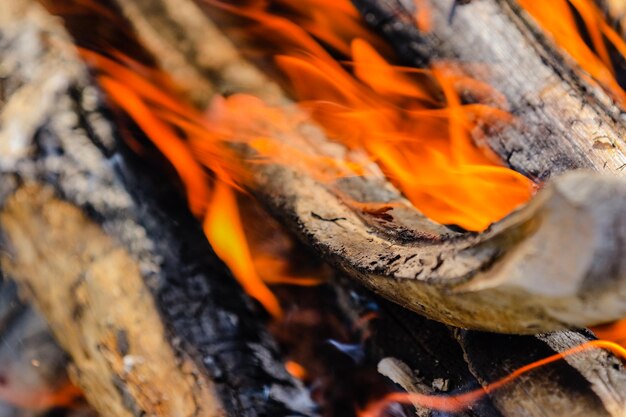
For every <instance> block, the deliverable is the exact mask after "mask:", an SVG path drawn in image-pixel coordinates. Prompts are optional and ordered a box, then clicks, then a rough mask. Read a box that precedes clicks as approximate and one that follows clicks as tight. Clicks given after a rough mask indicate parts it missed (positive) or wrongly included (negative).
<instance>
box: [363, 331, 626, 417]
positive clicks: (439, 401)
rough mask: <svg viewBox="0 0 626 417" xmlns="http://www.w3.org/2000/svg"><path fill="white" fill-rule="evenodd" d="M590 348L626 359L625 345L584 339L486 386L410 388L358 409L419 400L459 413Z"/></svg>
mask: <svg viewBox="0 0 626 417" xmlns="http://www.w3.org/2000/svg"><path fill="white" fill-rule="evenodd" d="M590 349H605V350H607V351H609V352H612V353H613V354H615V355H616V356H620V357H621V358H623V359H626V349H625V348H623V347H622V346H620V345H618V344H616V343H613V342H609V341H606V340H592V341H590V342H586V343H583V344H581V345H579V346H576V347H573V348H571V349H568V350H566V351H564V352H561V353H557V354H554V355H552V356H549V357H547V358H544V359H541V360H539V361H536V362H533V363H531V364H528V365H526V366H523V367H521V368H519V369H518V370H516V371H514V372H512V373H511V374H509V375H508V376H506V377H504V378H502V379H500V380H498V381H495V382H492V383H491V384H489V385H487V386H485V387H484V388H479V389H476V390H473V391H469V392H467V393H464V394H459V395H426V394H419V393H410V392H394V393H391V394H388V395H387V396H385V397H384V398H382V399H380V400H377V401H374V402H372V403H370V404H369V405H368V406H367V407H366V408H365V409H363V410H360V411H359V417H380V416H382V415H383V413H384V411H385V409H386V408H387V407H388V406H389V405H391V404H392V403H403V404H418V405H420V406H422V407H425V408H429V409H433V410H439V411H442V412H448V413H458V412H461V411H463V410H465V409H467V408H468V407H469V406H471V405H472V404H473V403H475V402H476V401H478V400H479V399H481V398H482V397H484V396H485V395H487V394H489V393H491V392H494V391H496V390H498V389H500V388H502V387H503V386H504V385H506V384H508V383H510V382H512V381H514V380H516V379H517V378H519V377H520V376H522V375H524V374H526V373H528V372H530V371H532V370H534V369H537V368H541V367H544V366H546V365H549V364H551V363H554V362H557V361H560V360H562V359H564V358H566V357H568V356H571V355H575V354H579V353H582V352H585V351H588V350H590Z"/></svg>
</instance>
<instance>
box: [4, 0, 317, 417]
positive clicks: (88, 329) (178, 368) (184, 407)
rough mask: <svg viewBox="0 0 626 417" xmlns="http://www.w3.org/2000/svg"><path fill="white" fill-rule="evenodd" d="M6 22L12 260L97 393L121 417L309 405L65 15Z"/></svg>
mask: <svg viewBox="0 0 626 417" xmlns="http://www.w3.org/2000/svg"><path fill="white" fill-rule="evenodd" d="M0 31H1V35H0V39H2V42H1V43H0V67H2V69H3V77H2V80H1V81H0V85H1V88H0V90H1V91H2V94H3V100H2V108H1V113H0V118H1V119H2V129H0V138H2V140H1V143H2V145H1V149H0V161H1V166H2V169H1V172H2V182H1V192H0V195H1V201H2V209H1V210H0V218H1V220H0V223H1V224H2V232H3V240H2V251H1V254H0V264H1V266H2V270H3V272H4V274H5V275H6V276H7V277H8V278H11V279H13V280H15V281H17V282H18V283H19V284H20V287H21V288H22V289H23V290H24V292H25V293H26V294H28V295H29V296H30V297H29V298H30V299H31V300H32V301H33V302H34V304H36V306H37V307H38V308H39V310H40V311H41V312H42V313H43V315H44V316H45V317H46V319H47V320H48V322H49V324H50V325H51V328H52V330H53V332H54V334H55V336H56V338H57V340H58V341H59V343H60V344H61V346H62V347H63V348H64V349H65V350H66V351H67V352H68V353H69V354H70V355H71V357H72V360H73V363H74V369H75V371H74V372H73V373H72V377H73V379H74V380H75V382H76V383H77V385H79V386H80V387H81V388H82V389H83V390H84V391H85V393H86V396H87V398H88V400H89V402H90V403H91V404H93V405H94V406H95V407H96V408H97V410H98V411H99V412H100V413H102V415H112V416H138V415H146V414H149V415H155V416H170V415H180V416H191V415H194V416H205V415H206V416H209V415H210V416H216V415H217V416H219V415H226V414H227V415H230V416H239V415H246V416H256V415H272V416H281V415H294V414H297V415H303V416H306V415H309V414H311V413H312V411H311V408H312V405H311V402H310V399H309V397H308V393H307V392H306V391H305V390H304V388H303V387H302V385H301V384H300V383H299V382H297V381H296V380H294V379H293V378H292V377H291V376H290V375H289V374H288V373H287V372H286V371H285V369H284V367H283V366H282V362H281V360H280V358H279V356H278V353H277V352H278V349H277V346H276V345H275V344H274V342H273V341H272V339H271V338H270V337H269V336H268V334H267V330H266V329H265V327H264V324H263V323H262V315H259V314H258V312H257V309H256V308H255V307H254V305H253V304H252V303H251V302H250V300H249V298H247V297H246V296H245V295H244V294H243V291H242V290H241V288H240V287H239V286H238V285H237V284H236V282H235V281H234V280H233V279H232V277H231V276H230V275H229V273H228V272H227V270H226V268H225V266H224V265H223V264H222V263H221V262H220V261H219V260H218V259H217V257H216V256H215V254H214V253H213V252H212V251H211V248H210V247H209V245H208V243H207V241H206V238H205V237H204V234H203V232H202V230H201V228H200V226H199V225H198V224H197V222H196V220H195V218H193V216H192V215H191V214H190V213H189V210H188V208H187V207H186V206H185V205H184V203H183V202H182V201H179V200H175V201H178V203H173V202H172V201H173V200H172V193H173V194H174V195H178V193H177V192H176V191H174V190H173V189H172V188H170V187H164V186H163V184H162V183H155V181H158V180H157V179H155V178H154V177H153V178H152V179H151V178H150V176H149V175H147V174H146V167H145V166H141V165H139V160H138V159H137V158H135V159H133V158H132V157H130V156H129V157H128V158H126V157H123V155H124V153H125V152H128V150H126V149H125V148H123V147H120V146H119V143H117V142H116V139H115V138H116V137H117V136H116V134H115V133H114V129H115V127H114V126H112V125H111V124H110V123H109V122H107V121H106V117H105V116H104V114H103V109H102V108H101V107H100V104H99V101H98V99H97V94H96V92H95V88H94V86H93V85H92V84H91V83H90V81H89V77H88V74H87V72H86V68H85V67H84V66H83V64H82V63H81V61H80V60H79V59H78V57H77V55H76V52H75V50H74V48H73V46H72V44H71V41H70V40H69V38H68V36H67V34H66V32H64V30H63V29H62V27H61V26H60V24H59V21H58V20H57V19H53V18H52V17H51V16H50V15H49V14H48V13H47V12H46V11H45V10H43V9H42V8H41V7H40V6H39V5H38V4H36V3H34V2H32V1H27V0H10V1H5V2H2V5H1V6H0ZM259 364H262V366H259ZM233 365H234V367H233Z"/></svg>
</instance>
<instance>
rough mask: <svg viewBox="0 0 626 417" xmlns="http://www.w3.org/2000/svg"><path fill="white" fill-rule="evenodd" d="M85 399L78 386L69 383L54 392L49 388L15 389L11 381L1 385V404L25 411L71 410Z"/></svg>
mask: <svg viewBox="0 0 626 417" xmlns="http://www.w3.org/2000/svg"><path fill="white" fill-rule="evenodd" d="M81 398H83V392H82V391H81V390H80V388H78V387H77V386H76V385H74V384H72V383H70V382H67V383H65V384H63V385H62V386H60V387H58V388H56V389H54V390H52V389H47V388H40V389H35V388H33V387H29V388H26V387H19V388H17V387H13V386H12V385H11V381H3V383H0V402H5V403H6V404H10V405H12V406H14V407H18V408H22V409H25V410H49V409H51V408H55V407H66V408H70V407H73V406H75V405H77V404H78V401H79V400H80V399H81Z"/></svg>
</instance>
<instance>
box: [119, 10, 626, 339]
mask: <svg viewBox="0 0 626 417" xmlns="http://www.w3.org/2000/svg"><path fill="white" fill-rule="evenodd" d="M122 3H123V4H122ZM441 3H449V2H441ZM478 3H479V4H483V6H480V7H479V8H478V9H477V12H476V13H477V15H478V16H483V17H482V18H483V19H484V20H485V21H489V22H491V19H494V20H493V21H494V22H496V23H494V24H497V25H496V27H497V28H500V27H501V28H502V29H501V30H502V32H503V34H502V37H501V38H500V37H496V43H497V45H499V43H498V42H504V45H507V46H508V49H506V48H496V47H495V46H494V45H493V42H491V38H490V37H489V36H487V35H489V34H487V33H483V34H482V37H480V38H478V37H477V36H478V35H476V36H474V38H472V39H475V40H476V42H475V43H476V44H477V45H478V46H473V47H472V48H474V49H472V48H470V47H469V46H468V45H467V43H468V41H467V39H466V40H463V39H461V38H463V37H464V36H465V35H460V34H459V33H473V32H472V31H479V30H480V28H485V27H491V25H492V24H491V23H490V24H489V25H476V22H475V17H474V16H475V15H471V16H469V15H468V16H466V17H465V18H463V19H464V20H463V21H465V24H466V25H468V26H471V25H475V26H476V27H471V28H465V27H463V28H462V29H463V30H460V31H459V30H458V27H457V28H454V30H453V29H452V28H450V27H448V24H447V22H444V23H442V22H441V19H442V18H443V17H442V16H443V10H444V9H445V10H446V11H449V9H448V8H446V7H445V6H446V5H445V4H444V5H441V6H439V5H437V6H436V7H435V9H436V10H437V15H436V22H435V23H436V25H435V28H440V27H443V28H442V29H441V32H440V31H438V29H435V32H434V34H433V35H430V36H429V37H428V38H427V39H425V40H424V39H418V40H419V42H418V40H416V41H415V42H410V43H408V44H410V45H411V47H413V45H422V46H424V45H426V46H427V47H428V50H429V51H431V53H432V56H428V57H427V58H428V62H430V60H431V58H432V57H435V56H437V57H439V56H446V55H447V56H451V55H452V52H451V51H454V50H453V49H452V48H453V46H452V45H456V42H457V41H458V42H459V45H463V46H464V47H465V49H471V50H472V51H474V55H472V56H473V57H474V58H473V59H474V60H476V59H478V57H480V59H481V62H482V61H483V60H484V61H485V62H487V63H492V62H501V61H506V60H505V59H504V57H502V56H501V55H497V54H501V53H502V52H501V50H502V49H505V50H506V51H508V50H515V51H517V52H515V53H518V54H519V55H520V56H517V57H514V59H513V61H512V63H511V65H516V64H515V62H518V61H519V62H518V63H523V65H522V64H519V65H522V66H521V67H519V68H518V72H519V77H518V75H516V76H515V78H511V77H509V72H510V71H508V72H507V71H504V70H503V71H502V72H499V71H500V67H498V65H499V64H498V65H494V71H496V72H497V74H495V75H494V74H492V71H491V70H490V71H488V72H489V74H490V75H489V77H486V76H484V75H483V78H480V77H479V75H480V74H477V73H476V74H474V73H472V74H470V75H472V76H476V77H477V78H479V79H482V80H484V81H487V82H489V83H491V84H492V85H494V86H495V87H496V88H498V89H500V88H501V89H502V90H503V93H504V94H505V95H506V96H507V98H508V99H509V101H510V103H511V107H512V108H511V111H512V112H513V113H514V114H516V115H518V114H519V115H520V123H519V124H516V125H515V126H514V127H511V128H509V129H507V130H506V132H505V133H502V134H499V135H496V136H494V137H493V138H491V139H490V140H491V141H492V142H493V143H492V145H493V146H494V148H495V150H496V151H498V153H499V154H500V155H501V156H502V157H503V159H505V160H506V161H507V162H509V163H510V164H511V166H512V167H513V168H515V169H517V170H518V171H521V172H524V173H526V174H528V175H530V176H531V177H533V178H538V179H546V178H548V177H550V176H551V174H553V173H555V174H556V173H562V172H564V171H565V170H568V169H573V168H587V169H593V168H596V169H598V170H604V171H607V170H608V171H611V172H612V173H613V174H616V173H619V172H621V171H620V170H619V169H618V168H619V167H620V166H621V164H623V163H624V162H625V161H626V159H624V154H623V148H624V145H623V143H622V142H621V139H620V137H621V135H622V133H623V127H622V125H621V123H620V122H619V120H617V114H618V110H617V109H616V107H615V106H613V105H612V104H611V101H610V100H609V98H608V97H607V96H606V95H605V94H604V93H603V92H602V91H601V90H599V89H598V88H595V87H591V86H586V87H585V88H583V87H582V86H581V85H582V84H581V83H582V81H581V79H580V77H579V75H580V74H579V73H577V71H576V69H575V68H573V67H572V66H571V65H570V64H571V62H566V60H564V59H561V58H559V57H558V55H555V54H554V53H553V52H554V51H552V50H548V49H547V47H546V46H545V45H544V43H541V42H539V41H537V40H536V36H535V32H534V31H533V29H532V28H530V27H527V26H525V25H522V24H521V23H519V22H518V21H517V20H515V19H516V18H515V16H517V14H519V11H515V10H512V9H511V10H509V8H508V7H509V6H507V5H506V4H501V3H502V2H478ZM496 3H497V4H496ZM124 4H126V6H124ZM130 4H132V5H134V6H133V7H131V6H130ZM142 4H143V6H142ZM159 4H161V5H162V6H161V7H162V9H167V8H168V7H170V8H171V7H172V6H166V5H167V4H168V2H167V1H165V0H164V1H162V2H160V3H159ZM201 4H203V3H201ZM357 4H358V5H359V7H360V8H361V9H362V10H363V12H364V15H365V18H366V20H367V21H369V22H373V23H374V24H375V23H376V22H377V21H381V22H394V23H396V24H395V26H394V28H395V29H398V28H400V29H402V30H403V31H404V32H402V34H403V36H404V38H402V39H403V40H404V41H406V42H408V40H410V39H412V38H407V36H412V34H414V35H415V36H421V35H420V34H419V32H417V31H416V29H415V28H414V27H410V26H408V24H405V25H404V26H403V25H400V24H398V20H397V19H396V20H394V19H393V18H392V17H389V16H387V15H383V14H382V13H383V12H387V13H388V14H389V11H388V10H385V9H384V8H383V9H382V11H380V10H378V9H376V8H372V7H373V6H372V5H377V3H375V2H369V3H367V6H368V7H370V8H367V7H364V6H362V5H360V4H359V3H357ZM385 4H389V3H386V2H381V3H380V5H385ZM450 5H451V4H450ZM141 7H144V8H146V7H147V6H146V5H145V4H144V3H143V2H140V1H139V2H120V8H122V9H125V10H127V11H128V12H127V13H128V16H129V17H130V21H131V22H133V21H134V20H135V18H136V17H137V16H138V15H142V16H144V17H145V16H149V14H148V13H147V11H144V9H142V8H141ZM203 7H204V8H205V10H206V11H208V13H209V15H212V14H213V10H211V8H210V7H208V6H207V5H206V4H203ZM381 7H382V6H381ZM468 7H469V6H468ZM472 7H474V6H473V5H472ZM133 8H135V9H133ZM483 9H484V10H483ZM461 10H465V9H461ZM474 10H475V11H476V8H475V7H474ZM514 12H515V13H514ZM372 13H374V14H375V15H374V17H373V18H371V17H370V15H371V14H372ZM464 13H466V12H464ZM492 15H493V16H492ZM384 16H387V17H388V18H384ZM391 16H402V14H401V13H395V14H393V15H391ZM377 19H378V20H377ZM498 19H499V20H498ZM461 20H462V19H461V14H460V12H459V16H458V19H455V25H457V26H458V25H459V24H460V23H458V22H459V21H461ZM139 21H141V20H140V19H139ZM215 22H217V23H218V24H219V22H220V21H219V20H218V19H215ZM411 22H412V20H411ZM400 23H402V22H400ZM161 24H162V23H161V22H159V21H157V22H155V23H154V27H160V25H161ZM209 24H210V23H207V25H209ZM386 28H387V26H384V25H383V26H382V27H380V29H381V30H382V31H383V32H385V31H387V32H388V31H389V30H387V29H386ZM136 29H137V30H138V32H139V33H140V34H141V36H142V38H148V37H150V38H151V42H155V41H154V37H151V36H150V35H153V34H154V33H157V32H159V33H163V31H157V30H154V29H153V30H152V31H151V32H145V31H146V29H145V28H142V27H139V26H137V27H136ZM184 29H185V26H180V30H182V32H181V33H178V35H179V36H180V37H182V39H186V41H187V42H190V43H193V39H194V35H193V34H186V32H185V30H184ZM505 29H506V30H508V29H511V31H512V32H513V33H514V34H508V32H507V34H506V36H505V35H504V31H505ZM142 31H143V32H144V33H143V34H142ZM468 31H469V32H468ZM394 34H395V32H393V33H391V34H388V35H389V37H390V39H391V40H392V41H393V40H394V39H395V40H397V39H399V35H397V34H396V35H397V36H396V38H393V37H392V35H394ZM453 34H454V36H453ZM531 35H532V36H531ZM513 36H515V37H514V38H512V37H513ZM437 37H440V38H442V39H438V38H437ZM447 37H449V39H448V38H447ZM212 39H213V41H214V43H215V45H219V47H213V45H214V44H213V43H205V44H199V45H198V46H197V48H196V49H195V50H197V51H199V50H202V51H203V52H202V53H201V54H200V55H201V56H204V57H207V58H208V57H211V56H214V57H215V60H216V61H218V62H219V61H220V60H223V58H220V57H222V56H224V55H226V56H228V57H231V59H233V60H236V59H237V58H232V57H237V52H236V50H235V49H234V48H233V47H232V45H230V47H229V42H228V40H226V39H225V38H224V37H223V36H220V35H219V34H218V33H217V32H216V33H215V34H214V35H213V37H212ZM171 41H172V39H167V36H161V38H160V42H161V43H160V46H159V48H158V52H159V55H158V57H159V58H158V59H161V60H165V58H164V57H163V56H164V55H163V52H164V51H165V50H167V47H164V46H163V45H167V44H168V43H169V48H170V49H175V46H174V45H173V44H172V43H171ZM444 41H445V42H444ZM522 41H524V43H523V44H522V45H521V46H519V42H522ZM446 42H447V43H446ZM463 42H465V43H463ZM148 44H150V43H148ZM396 44H397V42H396ZM408 44H407V45H408ZM497 45H496V46H497ZM514 46H515V47H514ZM518 46H519V47H518ZM455 47H457V46H455ZM479 47H480V48H479ZM458 48H459V49H462V50H463V51H465V49H463V47H462V46H458ZM476 48H479V49H476ZM419 51H420V54H422V53H423V51H422V50H421V49H420V50H419ZM401 52H402V51H401ZM404 54H406V55H407V57H408V58H411V56H413V55H410V51H404ZM413 54H414V56H416V57H421V58H425V56H424V55H418V54H417V53H416V52H413ZM494 54H496V55H494ZM457 55H458V58H459V59H461V61H462V62H466V61H469V55H460V52H459V54H457ZM527 55H528V56H527ZM547 57H552V61H546V59H547ZM415 59H416V63H417V58H415ZM239 60H241V58H239ZM507 65H508V64H507ZM568 65H569V66H568ZM196 66H197V65H196ZM527 67H528V68H527ZM557 67H558V69H559V71H557ZM565 69H567V71H565ZM529 74H533V77H530V78H531V81H530V82H526V83H524V82H522V79H524V80H525V79H527V78H529V77H528V75H529ZM174 75H175V74H174ZM496 75H497V76H496ZM254 78H255V79H262V76H260V75H259V76H256V77H254ZM213 84H216V85H217V84H219V83H218V82H214V83H213ZM511 84H514V85H511ZM270 85H271V86H272V89H273V88H275V86H274V84H271V83H270ZM548 87H550V88H548ZM230 88H231V89H233V90H235V91H244V92H250V91H251V90H250V89H249V87H247V86H245V85H235V84H230ZM272 91H274V90H272ZM256 92H257V93H258V89H257V90H256ZM533 97H539V98H540V99H537V100H539V101H537V100H535V99H533ZM285 100H286V99H282V100H278V102H284V101H285ZM529 100H531V101H532V100H535V101H534V102H531V101H529ZM285 106H286V107H285V112H293V111H297V110H294V109H293V108H292V107H291V106H289V105H285ZM563 115H566V118H567V117H569V118H570V119H569V120H570V121H569V122H568V123H563V120H564V116H563ZM555 129H556V130H555ZM550 131H554V132H556V133H554V134H552V133H550V134H546V132H550ZM542 132H543V133H542ZM503 135H504V136H503ZM600 136H602V137H604V136H606V137H608V138H609V142H610V143H614V146H613V145H611V146H609V147H603V146H599V147H598V146H594V144H593V141H591V142H589V141H590V137H600ZM284 141H285V145H286V146H289V147H294V148H296V149H299V150H300V151H302V152H305V153H307V154H309V155H311V156H320V155H326V156H332V157H335V158H342V157H343V156H345V155H346V152H348V151H346V150H345V149H342V148H340V147H338V146H336V144H332V145H331V144H330V143H329V141H328V140H327V139H326V138H325V136H324V134H323V133H322V132H321V131H320V130H319V129H318V128H316V127H315V126H314V125H313V124H312V123H309V122H304V123H302V126H301V129H300V134H299V135H292V137H289V138H285V139H284ZM500 142H502V146H500V148H499V147H498V146H496V145H497V144H498V143H500ZM509 146H514V148H515V152H513V151H511V149H509ZM505 148H506V149H505ZM554 152H556V153H558V158H557V157H556V156H555V154H554ZM242 156H244V157H245V156H250V155H246V152H245V151H242ZM351 157H353V158H356V159H357V160H358V159H359V156H358V155H354V154H352V155H351ZM252 172H253V177H254V178H253V183H252V184H251V190H252V191H253V192H254V193H255V194H256V195H257V196H258V197H259V198H260V199H261V200H262V201H264V202H265V203H266V204H267V205H268V206H269V207H270V209H271V210H272V211H273V212H274V213H275V214H276V216H277V217H279V218H281V219H283V221H286V222H288V223H290V225H291V228H292V230H294V231H296V232H297V233H299V235H300V236H302V238H303V239H305V240H306V241H308V242H309V243H310V244H311V245H313V246H314V247H315V248H317V249H318V250H319V251H320V252H321V253H323V254H324V255H325V256H326V257H327V259H329V260H330V261H331V262H333V263H334V264H335V265H337V266H339V267H340V268H342V269H343V270H344V271H346V272H347V274H348V275H350V276H352V277H354V278H356V279H358V280H359V281H360V282H362V283H364V284H365V285H367V286H369V287H370V288H372V289H374V290H375V291H376V292H378V293H380V294H382V295H384V296H385V297H387V298H390V299H392V300H394V301H396V302H398V303H399V304H401V305H403V306H405V307H407V308H410V309H412V310H414V311H417V312H420V313H422V314H426V315H427V316H429V317H431V318H434V319H436V320H440V321H443V322H445V323H448V324H452V325H456V326H461V327H468V328H475V329H483V330H490V331H499V332H510V333H534V332H539V331H546V330H554V329H557V328H563V327H572V326H579V327H584V326H587V325H592V324H597V323H601V322H606V321H610V320H615V319H618V318H620V317H622V316H624V315H625V314H626V304H625V303H624V301H623V300H624V297H623V294H624V292H625V284H624V282H626V278H625V273H624V271H625V267H624V263H623V261H622V260H623V259H624V256H623V254H624V250H625V249H624V246H623V243H622V242H623V241H624V240H623V237H624V233H625V232H624V230H625V229H624V226H623V224H622V223H623V222H622V220H621V219H622V215H621V213H622V211H623V207H624V196H625V194H626V192H625V186H624V181H623V180H622V179H618V178H615V177H611V176H602V175H597V174H570V175H569V176H567V177H564V178H557V179H555V180H554V184H552V185H548V186H546V187H545V189H544V190H543V191H542V192H540V193H539V195H538V196H537V198H536V199H535V200H534V201H533V202H531V203H530V204H529V205H528V206H527V207H524V208H521V209H520V210H519V211H517V212H515V213H513V214H511V215H510V216H509V217H508V218H506V219H505V220H503V221H502V222H499V223H498V224H495V225H493V226H492V227H491V228H490V229H489V230H487V231H486V232H484V233H481V234H478V235H475V234H467V233H465V234H464V233H457V232H453V231H451V230H449V229H447V228H445V227H443V226H440V225H437V224H435V223H433V222H431V221H429V220H428V219H426V218H425V217H424V216H422V215H421V214H420V213H418V212H417V211H416V210H415V209H414V208H413V207H412V206H411V205H410V203H409V202H408V201H407V200H406V199H404V198H403V197H402V196H401V195H400V193H399V192H398V191H397V190H396V189H395V188H394V187H393V186H391V185H390V184H389V183H388V182H387V181H386V180H385V179H384V176H383V175H382V174H381V172H380V171H379V170H378V169H377V168H376V167H373V166H372V167H371V170H370V173H369V174H368V175H366V176H365V177H362V178H351V179H344V180H341V181H338V183H337V184H334V186H333V187H334V188H331V189H329V188H328V187H327V186H326V185H323V184H321V183H320V182H319V181H317V180H316V179H314V178H312V177H311V176H309V175H307V174H306V173H304V172H302V171H299V170H295V169H292V168H290V167H286V166H284V165H277V164H264V165H258V164H255V165H254V167H253V169H252ZM338 194H343V195H347V196H349V198H351V199H354V200H356V201H358V202H361V203H366V204H367V203H372V202H375V203H380V202H381V201H382V202H384V203H389V204H390V206H393V209H392V210H390V211H389V212H388V214H389V216H391V217H392V218H393V219H394V221H393V222H391V224H390V223H389V222H384V221H381V220H380V219H377V218H375V216H373V215H371V214H368V213H366V212H361V211H359V210H355V209H354V208H351V207H348V206H347V205H346V204H344V203H343V201H342V200H341V199H340V198H338V197H337V195H338ZM574 225H575V226H574ZM592 293H593V296H591V295H590V294H592Z"/></svg>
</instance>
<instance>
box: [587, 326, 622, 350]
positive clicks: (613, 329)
mask: <svg viewBox="0 0 626 417" xmlns="http://www.w3.org/2000/svg"><path fill="white" fill-rule="evenodd" d="M591 330H592V331H593V332H594V333H595V334H596V336H598V338H600V339H603V340H609V341H611V342H614V343H617V344H618V345H622V346H624V347H626V319H623V320H619V321H616V322H613V323H609V324H603V325H600V326H595V327H592V328H591Z"/></svg>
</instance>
